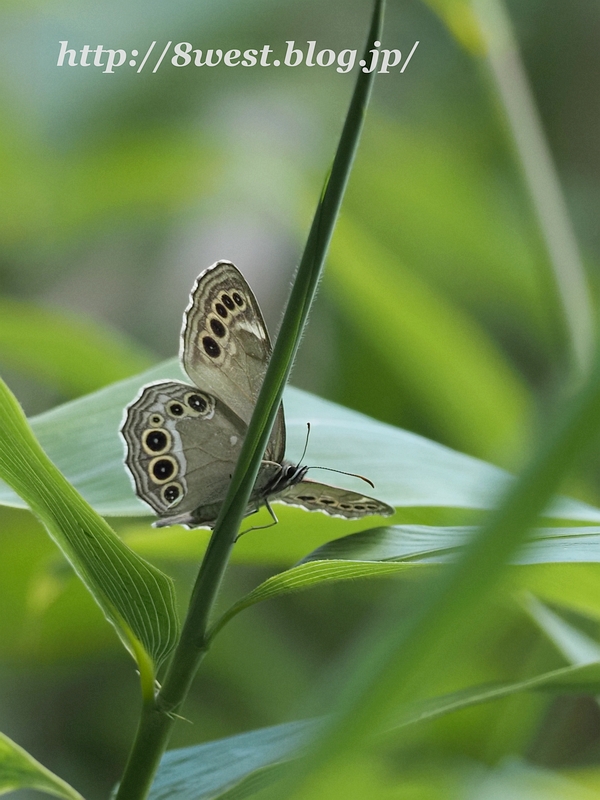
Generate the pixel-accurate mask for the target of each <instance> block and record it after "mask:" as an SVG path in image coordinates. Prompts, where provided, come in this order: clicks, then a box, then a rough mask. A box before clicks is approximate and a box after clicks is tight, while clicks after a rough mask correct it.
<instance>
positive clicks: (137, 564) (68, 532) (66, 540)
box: [0, 382, 178, 695]
mask: <svg viewBox="0 0 600 800" xmlns="http://www.w3.org/2000/svg"><path fill="white" fill-rule="evenodd" d="M0 417H1V419H2V425H1V426H0V474H1V475H2V477H3V478H4V480H5V481H7V482H8V484H9V485H10V486H12V487H13V488H14V490H15V491H16V492H17V493H18V494H19V495H20V496H21V497H23V499H24V500H25V502H26V503H27V504H28V506H29V507H30V508H31V509H32V511H33V512H34V513H35V514H36V516H37V517H38V518H39V519H40V520H41V521H42V522H43V523H44V525H45V526H46V528H47V530H48V532H49V534H50V535H51V536H52V538H53V539H54V541H55V542H56V543H57V544H58V546H59V547H60V548H61V550H62V552H63V554H64V555H65V557H66V558H67V559H68V560H69V562H70V564H71V565H72V566H73V568H74V569H75V571H76V572H77V574H78V575H79V577H80V578H81V580H82V581H83V583H84V584H85V585H86V587H87V589H88V591H89V592H90V593H91V594H92V596H93V597H94V599H95V600H96V602H97V603H98V605H99V606H100V607H101V608H102V610H103V612H104V613H105V615H106V617H107V619H108V620H109V621H110V622H111V623H112V624H113V625H114V626H115V630H116V631H117V633H118V634H119V636H120V638H121V640H122V641H123V643H124V644H125V646H126V647H127V648H128V649H129V650H130V651H131V653H132V655H133V656H134V657H135V658H136V660H137V661H138V666H139V669H140V674H141V676H142V682H143V688H144V692H145V694H146V695H147V694H148V693H150V694H151V693H152V691H153V680H154V670H153V667H152V665H151V663H149V659H153V660H154V661H155V663H156V664H160V663H161V661H162V660H164V658H165V657H166V656H167V655H168V654H169V652H170V650H171V649H172V647H173V646H174V643H175V641H176V636H177V629H178V622H177V613H176V611H175V607H174V603H173V586H172V582H171V580H170V579H169V578H168V577H167V576H166V575H164V574H163V573H161V572H160V571H159V570H157V569H156V568H155V567H153V566H151V565H150V564H148V563H147V562H145V561H143V560H142V559H141V558H139V556H136V555H135V554H134V553H133V552H131V551H130V550H129V548H127V547H126V546H125V545H124V544H123V543H122V542H121V540H120V539H119V538H118V537H117V536H116V534H115V533H114V532H113V531H112V530H111V528H110V527H109V526H108V525H107V524H106V522H104V520H103V519H102V518H101V517H99V516H98V515H97V514H96V513H95V512H94V511H93V509H92V508H91V507H90V506H89V505H88V504H87V503H86V502H85V500H83V498H82V497H80V496H79V495H78V494H77V492H76V491H75V490H74V489H73V487H72V486H71V484H69V483H68V482H67V481H66V480H65V478H64V477H63V476H62V474H61V473H60V472H59V471H58V469H57V468H56V467H55V466H54V464H53V463H52V462H51V461H50V459H49V458H48V457H47V456H46V454H45V453H44V451H43V450H42V449H41V447H40V446H39V444H38V442H37V441H36V439H35V437H34V435H33V433H32V432H31V429H30V428H29V426H28V424H27V421H26V419H25V416H24V415H23V413H22V411H21V409H20V407H19V405H18V403H17V402H16V400H15V398H14V397H13V395H12V394H11V392H10V391H9V389H8V388H7V387H6V385H5V384H4V383H3V382H0Z"/></svg>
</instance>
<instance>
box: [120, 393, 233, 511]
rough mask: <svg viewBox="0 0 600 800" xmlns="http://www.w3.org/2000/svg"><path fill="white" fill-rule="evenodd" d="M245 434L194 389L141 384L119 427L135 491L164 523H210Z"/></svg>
mask: <svg viewBox="0 0 600 800" xmlns="http://www.w3.org/2000/svg"><path fill="white" fill-rule="evenodd" d="M245 433H246V426H245V424H244V423H243V422H242V421H241V420H240V419H239V418H238V417H237V416H236V415H235V414H233V413H232V411H231V410H230V409H229V408H228V407H227V406H226V405H224V404H223V403H221V402H220V401H219V400H218V399H217V398H215V397H213V396H212V395H210V394H208V393H207V392H205V391H202V390H199V389H197V388H196V387H195V386H188V385H186V384H184V383H179V382H175V381H163V382H159V383H154V384H150V385H148V386H145V387H144V388H143V390H142V391H141V393H140V395H139V396H138V397H137V398H136V400H134V402H133V403H131V405H129V406H128V408H127V409H126V416H125V422H124V424H123V426H122V428H121V434H122V436H123V438H124V440H125V443H126V446H127V454H126V459H125V463H126V465H127V468H128V469H129V472H130V474H131V476H132V478H133V482H134V484H135V490H136V493H137V494H138V496H139V497H140V498H141V499H142V500H144V501H145V502H146V503H148V505H149V506H151V508H153V509H154V511H156V513H157V514H158V515H159V517H164V518H165V520H164V523H165V524H172V523H173V522H181V523H183V524H193V525H195V526H197V525H202V524H206V523H208V522H213V521H214V520H215V518H216V516H217V514H218V510H219V508H220V505H221V503H222V501H223V499H224V497H225V493H226V492H227V487H228V485H229V481H230V479H231V475H232V473H233V469H234V467H235V464H236V461H237V458H238V456H239V454H240V449H241V446H242V442H243V438H244V435H245Z"/></svg>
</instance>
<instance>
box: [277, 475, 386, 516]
mask: <svg viewBox="0 0 600 800" xmlns="http://www.w3.org/2000/svg"><path fill="white" fill-rule="evenodd" d="M270 500H271V502H274V503H285V504H286V505H289V506H297V507H299V508H304V509H305V510H306V511H323V512H324V513H325V514H329V515H330V516H332V517H343V518H344V519H361V518H362V517H368V516H371V515H374V514H378V515H380V516H382V517H389V516H391V515H392V514H394V513H395V511H396V510H395V509H394V508H393V507H392V506H388V504H387V503H383V502H382V501H381V500H376V499H375V498H373V497H367V496H366V495H364V494H360V493H358V492H350V491H348V490H347V489H340V488H339V487H338V486H328V485H327V484H325V483H318V482H317V481H310V480H303V481H300V483H296V484H294V485H293V486H288V487H287V488H286V489H284V490H283V491H282V492H280V493H279V494H277V495H275V496H274V497H271V498H270Z"/></svg>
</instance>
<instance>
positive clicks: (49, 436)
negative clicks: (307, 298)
mask: <svg viewBox="0 0 600 800" xmlns="http://www.w3.org/2000/svg"><path fill="white" fill-rule="evenodd" d="M163 378H164V379H171V380H173V379H176V380H182V379H185V376H184V375H183V374H182V372H181V369H180V367H179V364H178V362H177V361H176V360H175V359H172V360H169V361H166V362H164V363H162V364H159V365H158V366H156V367H153V368H152V369H150V370H148V371H147V372H144V373H142V374H141V375H137V376H136V377H134V378H129V379H127V380H124V381H120V382H118V383H115V384H112V385H111V386H108V387H106V388H104V389H101V390H100V391H98V392H94V393H93V394H90V395H87V396H85V397H82V398H79V399H77V400H73V401H71V402H69V403H65V404H64V405H61V406H58V407H57V408H55V409H52V410H51V411H49V412H46V413H44V414H40V415H39V416H37V417H34V418H33V419H32V421H31V423H32V428H33V430H34V432H35V434H36V436H37V437H38V439H39V441H40V443H41V445H42V447H43V448H44V450H45V451H46V452H47V453H48V455H49V457H50V458H51V459H52V461H53V462H54V463H55V464H56V465H57V467H58V468H59V469H60V470H61V472H62V473H63V474H64V475H65V477H66V478H67V479H68V480H69V481H70V482H71V483H72V484H73V486H75V488H76V489H77V490H78V491H79V492H81V494H82V495H83V497H84V498H85V499H86V500H87V501H88V502H89V503H90V504H91V505H92V506H93V507H94V508H95V509H96V511H98V512H99V513H100V514H103V515H105V516H142V515H149V513H150V512H149V509H148V507H147V506H146V505H145V504H144V503H142V502H141V501H140V500H138V498H137V497H136V496H135V495H134V493H133V489H132V487H131V483H130V481H129V478H128V476H127V475H126V473H125V467H124V465H123V458H124V455H123V444H122V441H121V439H120V436H119V428H120V426H121V423H122V419H123V410H124V408H125V406H126V405H127V404H128V403H130V402H131V401H132V400H133V398H134V397H135V396H136V394H137V392H138V391H139V389H140V387H141V386H143V385H144V384H146V383H148V382H150V381H153V380H159V379H163ZM284 403H285V408H286V419H287V427H288V434H289V436H288V439H289V447H288V454H287V456H288V458H290V459H292V460H294V459H298V458H299V457H300V455H301V453H302V449H303V447H304V441H305V439H306V423H307V422H310V423H311V437H310V447H309V458H310V462H309V463H312V464H318V465H319V466H323V467H333V468H335V469H342V470H345V471H349V472H359V473H361V474H363V475H367V476H368V477H369V478H370V479H371V480H372V481H373V482H374V483H375V485H376V490H375V491H376V494H377V496H378V497H380V498H381V499H382V500H385V501H386V502H388V503H390V504H391V505H394V506H397V507H451V508H466V509H487V508H491V507H493V506H494V503H495V499H496V497H497V496H498V494H499V493H500V492H502V491H503V490H504V489H505V488H506V486H507V484H508V483H509V482H510V480H511V478H510V476H509V475H508V473H507V472H505V471H504V470H501V469H499V468H498V467H495V466H493V465H491V464H487V463H486V462H484V461H481V460H479V459H477V458H473V457H471V456H467V455H465V454H463V453H458V452H456V451H455V450H451V449H450V448H449V447H444V446H443V445H440V444H437V443H436V442H432V441H430V440H428V439H425V438H424V437H422V436H418V435H417V434H414V433H410V432H409V431H404V430H401V429H400V428H395V427H393V426H392V425H386V424H384V423H382V422H377V421H376V420H373V419H371V418H369V417H367V416H365V415H363V414H359V413H357V412H355V411H351V410H350V409H347V408H343V407H342V406H339V405H336V404H335V403H330V402H328V401H326V400H323V399H321V398H319V397H316V396H315V395H311V394H308V393H307V392H302V391H300V390H299V389H294V388H292V387H289V388H288V389H287V391H286V393H285V395H284ZM311 474H314V476H315V478H317V479H319V478H322V479H323V480H330V479H331V478H330V475H329V474H328V473H326V472H323V473H322V474H320V473H319V471H318V470H314V472H311ZM337 477H338V476H336V478H337ZM339 477H342V476H339ZM349 480H351V479H349ZM340 482H342V481H340ZM352 486H354V487H355V488H360V491H363V486H362V484H359V485H357V482H356V481H353V483H352ZM0 503H2V504H4V505H11V506H21V507H22V506H23V500H22V499H19V498H18V497H17V496H16V495H15V493H14V492H12V491H10V490H9V489H7V488H6V487H4V486H0ZM294 513H296V512H294ZM548 513H549V514H552V515H554V516H558V517H561V518H563V519H573V520H584V521H586V522H600V511H599V510H598V509H596V508H593V507H592V506H589V505H586V504H585V503H580V502H578V501H574V500H569V499H561V500H558V501H556V502H555V503H554V504H553V505H552V507H551V508H550V509H549V511H548ZM296 516H297V517H298V519H301V518H302V517H305V516H306V515H305V513H304V512H302V511H299V510H298V511H297V513H296Z"/></svg>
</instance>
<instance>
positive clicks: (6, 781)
mask: <svg viewBox="0 0 600 800" xmlns="http://www.w3.org/2000/svg"><path fill="white" fill-rule="evenodd" d="M16 789H36V790H37V791H38V792H44V793H45V794H51V795H54V796H55V797H62V798H64V800H82V797H81V795H80V794H79V792H76V791H75V789H73V787H72V786H69V784H68V783H65V781H63V780H61V779H60V778H59V777H58V776H57V775H55V774H54V773H53V772H50V770H49V769H46V767H44V766H42V765H41V764H40V763H39V761H36V760H35V758H33V756H30V755H29V753H27V752H26V751H25V750H23V748H22V747H19V745H18V744H15V742H13V741H12V740H11V739H9V738H8V736H5V735H4V734H3V733H0V794H5V793H6V792H13V791H15V790H16Z"/></svg>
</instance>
